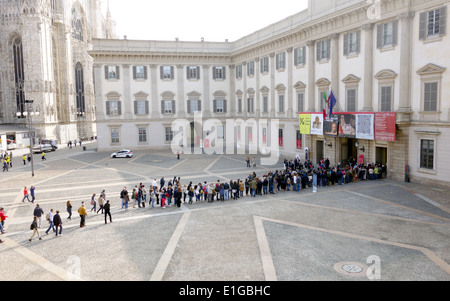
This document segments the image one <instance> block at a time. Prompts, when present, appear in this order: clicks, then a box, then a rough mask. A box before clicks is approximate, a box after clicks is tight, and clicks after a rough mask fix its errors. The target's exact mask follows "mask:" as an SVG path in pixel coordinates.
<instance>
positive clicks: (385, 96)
mask: <svg viewBox="0 0 450 301" xmlns="http://www.w3.org/2000/svg"><path fill="white" fill-rule="evenodd" d="M391 100H392V87H391V86H385V87H381V108H380V111H381V112H391V111H392V107H391Z"/></svg>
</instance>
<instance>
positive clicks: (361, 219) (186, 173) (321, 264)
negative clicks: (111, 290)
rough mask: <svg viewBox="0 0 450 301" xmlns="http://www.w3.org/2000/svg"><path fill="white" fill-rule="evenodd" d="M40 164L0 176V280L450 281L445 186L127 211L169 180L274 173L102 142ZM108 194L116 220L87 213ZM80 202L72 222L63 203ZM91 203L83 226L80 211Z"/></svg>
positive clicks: (334, 190) (16, 166)
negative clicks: (137, 194)
mask: <svg viewBox="0 0 450 301" xmlns="http://www.w3.org/2000/svg"><path fill="white" fill-rule="evenodd" d="M86 147H87V150H86V151H83V150H82V149H81V148H80V147H77V148H73V149H66V148H62V149H60V150H58V151H56V152H54V153H49V154H47V161H44V162H41V160H40V157H39V156H36V157H35V164H34V166H35V177H34V178H32V177H31V169H30V166H28V165H27V166H23V164H22V162H21V158H20V157H19V156H18V155H15V156H14V158H13V160H14V161H13V168H12V169H10V170H9V171H8V172H3V173H1V174H0V206H2V207H4V208H5V210H6V215H8V216H9V218H8V219H7V220H6V233H5V234H4V235H2V236H0V237H1V238H2V239H3V240H4V241H5V242H4V243H3V244H0V266H1V269H2V272H1V273H0V281H5V280H15V281H21V280H29V279H33V280H37V281H40V280H43V281H47V280H58V281H59V280H88V281H89V280H91V281H92V280H95V281H98V280H105V281H111V280H113V281H115V280H117V281H119V280H120V281H123V280H130V281H133V280H138V281H152V280H154V281H172V280H176V281H199V280H202V281H309V280H331V281H394V280H431V281H448V280H450V266H449V263H450V188H448V189H445V188H438V187H430V186H423V185H420V184H413V183H404V182H395V181H391V180H378V181H364V182H357V183H350V184H347V185H342V186H338V185H334V186H332V187H325V188H322V187H319V188H318V191H317V192H316V193H313V192H312V189H307V190H304V191H301V192H293V191H286V192H280V193H278V194H275V195H267V196H257V197H254V198H252V197H244V198H240V199H238V200H227V201H225V202H214V203H206V202H200V203H194V204H192V205H189V204H182V206H181V208H177V207H173V206H170V207H168V208H165V209H163V208H161V207H159V206H157V207H155V208H151V207H149V206H148V205H147V206H146V207H145V208H132V207H131V208H129V209H127V210H125V209H121V206H120V199H119V193H120V190H121V189H122V188H123V187H124V186H126V187H127V188H129V189H131V188H132V187H134V186H135V185H138V184H139V183H140V182H142V183H144V184H145V185H146V186H147V187H148V186H149V184H150V183H151V181H152V180H153V179H154V178H156V179H157V180H158V182H159V179H160V178H161V177H162V176H164V177H165V178H166V180H169V179H173V177H174V176H176V177H181V182H182V184H188V183H189V181H192V182H193V183H194V184H196V183H199V182H202V183H203V182H204V181H208V182H216V181H217V180H220V181H229V180H236V179H244V178H245V177H246V176H248V175H249V173H251V172H253V171H254V172H256V174H257V175H258V176H262V175H263V174H264V173H266V172H267V171H269V170H276V169H281V168H282V167H283V164H282V161H281V160H280V162H279V163H278V164H277V165H274V166H257V167H256V168H247V167H246V163H245V156H238V155H234V156H225V155H189V156H184V155H183V156H182V158H181V160H179V161H178V160H177V159H176V156H175V155H173V154H172V153H170V152H169V151H152V152H150V151H147V152H146V151H135V153H134V157H133V158H132V159H112V158H110V157H109V154H110V153H109V152H97V151H96V150H95V143H90V144H86ZM31 185H34V186H36V202H37V203H39V204H40V206H41V207H42V208H43V209H44V211H45V212H48V211H49V209H51V208H53V209H54V210H60V211H61V216H62V219H63V223H64V224H63V236H61V237H55V236H54V234H53V232H50V235H46V234H45V230H46V228H47V226H48V223H47V222H46V221H45V220H43V225H42V228H41V230H40V232H41V236H42V237H43V240H41V241H39V240H37V239H36V238H35V239H34V240H33V241H32V242H29V241H28V238H29V237H30V236H31V234H32V232H31V230H29V226H30V224H31V221H32V217H33V209H34V207H35V205H34V204H31V203H29V202H27V201H25V202H24V203H23V202H22V198H23V187H24V186H27V187H29V186H31ZM103 189H105V190H106V196H107V199H109V200H110V201H111V203H112V218H113V223H108V224H107V225H105V224H104V219H103V216H102V215H100V214H95V213H94V212H91V211H90V209H91V206H90V197H91V195H92V194H93V193H97V195H98V194H99V193H100V192H101V190H103ZM67 200H70V201H71V202H72V204H73V206H74V208H73V209H74V210H73V211H74V214H73V218H72V220H67V219H66V218H67V212H66V206H65V204H66V201H67ZM82 201H85V202H86V205H87V206H86V207H87V210H88V214H89V215H88V218H87V222H86V227H84V228H80V227H79V216H78V214H77V213H76V211H77V209H78V207H79V206H80V204H81V202H82Z"/></svg>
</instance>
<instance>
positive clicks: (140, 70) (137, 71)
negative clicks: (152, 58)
mask: <svg viewBox="0 0 450 301" xmlns="http://www.w3.org/2000/svg"><path fill="white" fill-rule="evenodd" d="M133 78H134V79H147V67H146V66H134V67H133Z"/></svg>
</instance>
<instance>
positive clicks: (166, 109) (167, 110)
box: [164, 100, 172, 114]
mask: <svg viewBox="0 0 450 301" xmlns="http://www.w3.org/2000/svg"><path fill="white" fill-rule="evenodd" d="M164 114H172V101H171V100H165V101H164Z"/></svg>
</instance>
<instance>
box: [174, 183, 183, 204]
mask: <svg viewBox="0 0 450 301" xmlns="http://www.w3.org/2000/svg"><path fill="white" fill-rule="evenodd" d="M176 189H177V191H176V192H175V202H176V204H175V205H176V206H178V207H180V206H181V197H182V195H183V193H182V192H181V187H180V186H178V187H177V188H176Z"/></svg>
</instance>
